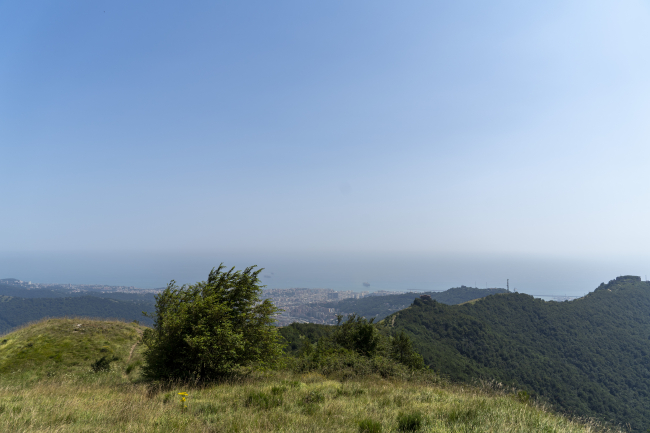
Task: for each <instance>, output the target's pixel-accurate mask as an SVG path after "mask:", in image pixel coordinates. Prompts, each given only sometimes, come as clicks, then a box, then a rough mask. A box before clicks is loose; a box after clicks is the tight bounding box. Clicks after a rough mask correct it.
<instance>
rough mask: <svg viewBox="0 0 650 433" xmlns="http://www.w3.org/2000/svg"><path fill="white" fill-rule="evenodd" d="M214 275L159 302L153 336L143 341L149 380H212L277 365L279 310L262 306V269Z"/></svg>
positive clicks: (149, 334) (169, 291)
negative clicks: (276, 320)
mask: <svg viewBox="0 0 650 433" xmlns="http://www.w3.org/2000/svg"><path fill="white" fill-rule="evenodd" d="M253 268H254V266H251V267H248V268H246V269H245V270H244V271H243V272H242V271H236V272H235V271H234V267H233V268H231V269H230V270H229V271H228V272H225V271H223V269H224V267H223V265H219V267H218V268H217V269H213V270H212V271H211V272H210V275H209V276H208V280H207V281H204V282H200V283H196V284H194V285H191V286H182V287H178V286H176V285H175V282H174V281H172V282H171V283H169V285H168V286H167V288H166V289H165V290H164V291H163V292H161V293H160V294H159V295H157V296H156V307H155V313H153V314H152V315H151V316H150V317H151V318H153V319H154V326H153V329H152V330H146V331H145V333H144V336H143V341H144V344H145V346H146V347H145V351H144V360H145V363H144V365H143V367H142V373H143V375H144V377H145V378H148V379H175V378H177V379H193V380H212V379H215V378H218V377H223V376H225V375H228V374H231V373H232V372H233V371H234V370H235V369H237V368H239V367H242V366H248V365H252V364H256V365H259V366H272V365H274V364H275V363H276V362H277V361H278V359H279V357H280V355H281V353H282V346H281V344H280V342H279V336H278V333H277V328H276V327H274V326H273V322H274V318H273V317H274V315H275V313H276V312H277V311H278V309H277V308H276V307H275V306H274V305H273V304H272V303H271V301H269V300H268V299H267V300H264V301H261V302H260V294H261V291H262V289H261V286H260V285H259V282H260V280H259V279H258V274H259V273H260V272H261V271H262V269H259V270H257V271H253Z"/></svg>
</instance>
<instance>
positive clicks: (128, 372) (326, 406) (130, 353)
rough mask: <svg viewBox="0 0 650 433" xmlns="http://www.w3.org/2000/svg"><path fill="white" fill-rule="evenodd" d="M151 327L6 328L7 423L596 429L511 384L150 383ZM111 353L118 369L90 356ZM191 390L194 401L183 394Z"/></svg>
mask: <svg viewBox="0 0 650 433" xmlns="http://www.w3.org/2000/svg"><path fill="white" fill-rule="evenodd" d="M142 330H143V327H142V326H140V325H138V324H135V323H124V322H119V321H93V320H88V319H49V320H45V321H42V322H39V323H36V324H32V325H29V326H26V327H24V328H22V329H20V330H18V331H16V332H14V333H11V334H8V335H5V336H3V337H0V343H2V344H0V390H1V392H0V431H7V432H90V431H92V432H185V431H187V432H269V431H277V432H334V431H335V432H373V433H374V432H397V431H422V432H522V433H524V432H526V433H528V432H558V433H564V432H567V433H568V432H595V431H601V430H602V428H600V427H598V426H595V425H593V424H589V423H581V422H577V421H570V420H568V419H567V418H564V417H562V416H558V415H554V414H552V413H550V412H548V411H545V410H543V408H540V407H538V406H537V405H535V404H533V403H532V402H526V401H525V400H526V399H525V396H521V395H516V394H514V393H512V392H506V391H494V390H489V389H478V388H474V387H466V386H465V387H461V386H459V385H452V384H448V383H444V382H442V381H439V382H438V383H430V382H431V381H421V380H390V379H383V378H381V377H378V376H377V377H375V376H371V377H364V378H359V379H355V380H345V381H341V380H335V379H333V378H328V377H324V376H322V375H320V374H316V373H307V374H295V373H292V372H289V371H266V372H259V371H257V372H254V371H253V372H249V374H247V375H245V376H242V377H240V378H239V379H237V380H232V381H227V382H222V383H218V384H210V385H206V386H192V385H182V384H171V385H169V384H168V385H163V384H152V383H147V382H144V381H143V380H142V379H141V378H140V376H139V372H138V365H139V364H140V363H141V345H140V344H139V338H140V335H141V332H142ZM102 357H105V358H106V359H110V360H112V361H111V363H110V370H109V371H100V372H94V371H93V369H92V368H91V365H92V364H93V363H95V361H97V360H98V359H101V358H102ZM180 392H187V394H188V395H187V397H186V401H185V402H181V398H182V396H181V395H179V394H178V393H180Z"/></svg>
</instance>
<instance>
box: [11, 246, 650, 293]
mask: <svg viewBox="0 0 650 433" xmlns="http://www.w3.org/2000/svg"><path fill="white" fill-rule="evenodd" d="M224 256H225V254H217V253H215V254H201V255H199V254H194V255H189V254H184V255H173V254H153V253H152V254H148V255H143V254H133V253H131V254H95V255H92V254H87V253H86V254H67V255H60V254H40V255H35V254H24V255H13V254H12V255H7V254H0V263H1V265H0V278H18V279H21V280H23V281H32V282H34V283H41V284H43V283H59V284H104V285H112V286H118V285H122V286H134V287H137V288H143V289H153V288H160V287H164V286H166V285H167V283H168V282H169V281H170V280H172V279H173V280H175V281H176V282H177V283H178V284H179V285H180V284H192V283H195V282H198V281H204V280H205V279H206V278H207V275H208V273H209V271H210V269H212V267H213V266H218V264H219V263H220V262H221V261H223V262H224V265H225V266H227V267H230V266H235V267H236V268H237V269H243V268H244V267H246V266H251V265H258V266H259V267H263V268H264V271H263V272H262V273H261V274H260V277H261V280H262V284H264V285H266V286H267V288H270V289H271V288H298V287H300V288H329V289H333V290H352V291H377V290H394V291H409V290H413V291H427V290H434V291H440V290H447V289H449V288H452V287H459V286H461V285H465V286H468V287H475V286H476V287H478V288H486V287H489V288H494V287H499V288H505V287H506V280H508V279H509V280H510V289H511V290H515V289H516V290H517V291H519V292H521V293H528V294H533V295H558V296H559V295H568V296H582V295H584V294H585V293H588V292H591V291H593V290H594V289H596V287H598V285H599V284H600V283H601V282H605V283H606V282H608V281H609V280H612V279H614V278H616V277H617V276H620V275H637V276H640V277H641V278H642V279H645V278H646V272H645V262H644V261H636V262H634V261H633V260H624V261H619V262H613V261H610V262H600V261H588V260H585V261H576V260H573V261H572V260H567V259H555V260H549V259H542V258H534V257H507V256H500V257H498V256H494V257H491V258H490V257H481V256H473V257H471V256H465V257H462V256H458V255H457V256H447V257H443V256H435V255H428V256H426V255H419V256H414V255H392V256H391V255H374V256H373V257H368V256H355V255H340V256H333V255H320V256H310V257H307V256H304V255H303V256H302V257H296V256H293V257H291V256H287V255H285V256H281V257H280V256H277V255H276V256H275V257H270V256H264V255H256V256H254V255H248V256H246V255H241V254H240V255H237V256H234V257H231V258H230V259H229V260H226V257H224ZM12 272H13V274H11V273H12ZM363 283H368V284H370V286H369V287H366V286H364V285H363Z"/></svg>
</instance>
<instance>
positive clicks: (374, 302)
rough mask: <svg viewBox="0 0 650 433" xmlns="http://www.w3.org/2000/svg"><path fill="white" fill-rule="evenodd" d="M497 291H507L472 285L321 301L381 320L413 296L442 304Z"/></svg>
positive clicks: (455, 302)
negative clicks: (422, 291)
mask: <svg viewBox="0 0 650 433" xmlns="http://www.w3.org/2000/svg"><path fill="white" fill-rule="evenodd" d="M498 293H507V291H506V290H505V289H478V288H474V287H466V286H461V287H455V288H452V289H449V290H445V291H444V292H424V293H401V294H399V295H385V296H366V297H365V298H361V299H344V300H342V301H334V302H326V303H322V304H321V305H323V306H324V307H326V308H334V309H336V312H337V313H339V314H343V315H347V314H352V313H356V314H358V315H360V316H364V317H366V318H368V319H370V318H372V317H374V318H375V320H381V319H383V318H384V317H386V316H388V315H389V314H392V313H394V312H396V311H399V310H403V309H404V308H406V307H408V306H409V305H411V303H412V302H413V300H414V299H415V298H418V297H419V296H421V295H429V296H431V298H432V299H435V300H436V301H438V302H442V303H443V304H449V305H453V304H461V303H463V302H467V301H471V300H474V299H478V298H483V297H485V296H489V295H495V294H498Z"/></svg>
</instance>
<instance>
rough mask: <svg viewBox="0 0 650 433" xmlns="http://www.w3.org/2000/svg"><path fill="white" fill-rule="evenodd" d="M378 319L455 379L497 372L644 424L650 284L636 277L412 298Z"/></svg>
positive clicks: (556, 398)
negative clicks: (470, 297) (551, 292)
mask: <svg viewBox="0 0 650 433" xmlns="http://www.w3.org/2000/svg"><path fill="white" fill-rule="evenodd" d="M382 325H384V326H386V327H389V328H392V330H400V329H401V330H404V331H406V333H407V334H408V335H410V337H411V338H412V339H413V340H414V347H415V348H416V350H417V351H418V352H419V353H420V354H422V355H423V357H424V360H425V362H426V363H427V364H428V365H429V366H430V367H431V368H433V369H435V370H436V371H438V372H440V373H441V374H443V375H446V376H448V377H450V378H451V379H453V380H456V381H472V380H476V379H478V378H485V379H496V380H497V381H500V382H504V383H506V384H516V385H517V386H519V387H523V388H524V389H527V390H528V391H529V392H530V393H532V394H534V395H537V396H540V397H542V398H544V399H545V400H547V401H548V402H550V403H552V404H553V405H554V406H555V407H556V408H559V409H561V410H565V411H568V412H570V413H573V414H576V415H580V416H589V417H597V418H601V419H604V420H607V421H613V422H615V423H618V424H628V423H629V425H630V426H631V428H632V429H633V430H634V431H638V432H641V431H644V432H645V431H646V430H647V429H648V427H649V426H650V284H649V283H647V282H643V281H641V279H640V278H639V277H632V276H626V277H619V278H617V279H615V280H612V281H610V282H609V283H608V284H601V285H600V286H599V287H598V288H597V289H596V290H595V291H594V292H592V293H590V294H588V295H587V296H585V297H584V298H580V299H577V300H574V301H571V302H545V301H542V300H540V299H535V298H533V297H532V296H529V295H525V294H515V293H508V294H502V295H498V296H488V297H486V298H483V299H482V300H480V301H478V302H473V303H467V304H463V305H454V306H450V305H444V304H443V303H441V302H436V301H435V300H431V301H427V300H421V299H416V300H415V301H414V302H413V304H412V305H411V306H410V307H408V308H407V309H405V310H403V311H400V312H398V313H395V314H393V315H392V316H390V317H388V318H387V319H385V320H384V322H383V323H382Z"/></svg>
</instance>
